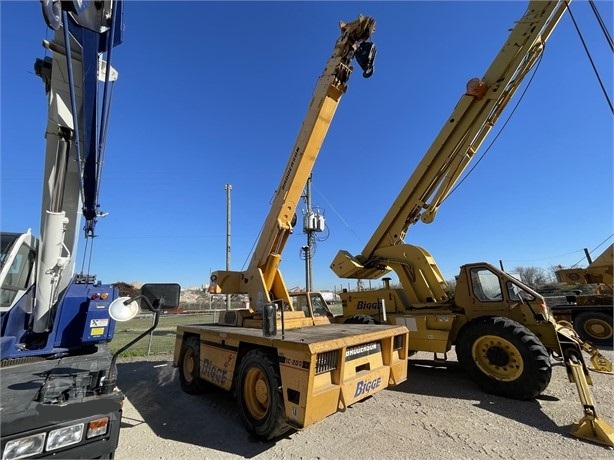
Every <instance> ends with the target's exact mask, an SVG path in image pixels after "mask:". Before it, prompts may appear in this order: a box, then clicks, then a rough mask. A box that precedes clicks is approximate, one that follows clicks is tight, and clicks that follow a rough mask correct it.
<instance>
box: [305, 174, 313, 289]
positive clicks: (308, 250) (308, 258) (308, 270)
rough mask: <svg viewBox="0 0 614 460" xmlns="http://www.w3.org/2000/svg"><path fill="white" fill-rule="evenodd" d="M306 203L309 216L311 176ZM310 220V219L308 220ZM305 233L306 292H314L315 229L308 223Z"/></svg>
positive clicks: (308, 180)
mask: <svg viewBox="0 0 614 460" xmlns="http://www.w3.org/2000/svg"><path fill="white" fill-rule="evenodd" d="M305 203H306V205H307V214H306V215H307V216H310V215H311V214H312V211H311V174H309V178H308V179H307V186H306V193H305ZM307 220H309V219H307ZM304 230H305V233H306V234H307V246H303V251H305V290H306V291H312V290H313V289H312V281H311V279H312V272H311V235H312V233H313V229H312V228H311V226H310V225H309V224H308V223H307V224H306V225H304Z"/></svg>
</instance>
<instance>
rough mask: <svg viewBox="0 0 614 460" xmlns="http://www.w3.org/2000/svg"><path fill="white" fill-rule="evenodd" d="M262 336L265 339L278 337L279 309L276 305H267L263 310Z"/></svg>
mask: <svg viewBox="0 0 614 460" xmlns="http://www.w3.org/2000/svg"><path fill="white" fill-rule="evenodd" d="M262 334H263V335H264V336H265V337H275V336H276V335H277V308H276V306H275V304H274V303H267V304H266V305H265V306H264V308H263V309H262Z"/></svg>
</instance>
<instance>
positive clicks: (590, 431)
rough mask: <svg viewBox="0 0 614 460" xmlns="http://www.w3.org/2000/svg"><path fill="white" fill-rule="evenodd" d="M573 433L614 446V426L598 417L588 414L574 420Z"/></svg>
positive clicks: (579, 436)
mask: <svg viewBox="0 0 614 460" xmlns="http://www.w3.org/2000/svg"><path fill="white" fill-rule="evenodd" d="M571 434H572V436H575V437H577V438H580V439H585V440H587V441H590V442H594V443H597V444H603V445H606V446H609V447H614V428H612V427H611V426H610V425H609V424H608V422H606V421H605V420H601V419H599V418H598V417H592V416H589V415H587V416H585V417H583V418H582V419H581V420H579V421H577V422H574V424H573V425H572V426H571Z"/></svg>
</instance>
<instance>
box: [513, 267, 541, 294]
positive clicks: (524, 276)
mask: <svg viewBox="0 0 614 460" xmlns="http://www.w3.org/2000/svg"><path fill="white" fill-rule="evenodd" d="M514 273H518V275H519V276H520V281H522V282H523V283H525V284H528V285H529V286H531V287H532V288H534V289H539V288H541V287H542V286H544V285H545V284H548V282H549V277H548V273H547V272H546V271H545V270H544V269H543V268H540V267H516V268H514Z"/></svg>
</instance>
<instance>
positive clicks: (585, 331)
mask: <svg viewBox="0 0 614 460" xmlns="http://www.w3.org/2000/svg"><path fill="white" fill-rule="evenodd" d="M573 328H574V329H575V331H576V332H577V333H578V335H579V336H580V338H581V339H582V340H584V341H585V342H590V343H592V344H593V345H597V346H600V347H611V346H612V337H613V335H612V316H611V315H608V314H606V313H603V312H600V311H591V312H589V311H586V312H582V313H580V314H579V315H578V316H576V317H575V318H574V320H573Z"/></svg>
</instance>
